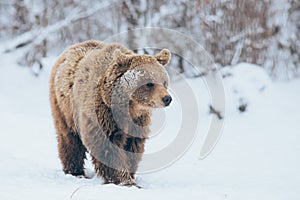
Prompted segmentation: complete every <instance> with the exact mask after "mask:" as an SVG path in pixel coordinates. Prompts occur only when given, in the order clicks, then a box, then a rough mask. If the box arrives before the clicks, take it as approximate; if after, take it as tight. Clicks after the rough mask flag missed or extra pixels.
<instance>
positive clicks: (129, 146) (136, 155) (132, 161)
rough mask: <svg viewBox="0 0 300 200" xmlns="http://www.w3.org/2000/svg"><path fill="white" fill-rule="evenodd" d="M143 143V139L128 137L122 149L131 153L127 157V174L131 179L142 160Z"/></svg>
mask: <svg viewBox="0 0 300 200" xmlns="http://www.w3.org/2000/svg"><path fill="white" fill-rule="evenodd" d="M144 143H145V138H138V137H132V136H131V137H128V138H127V140H126V145H125V147H124V150H125V151H128V152H131V153H130V154H128V155H127V160H128V165H129V172H130V176H131V178H133V179H134V175H135V173H136V171H137V168H138V164H139V162H140V161H141V159H142V155H143V153H144Z"/></svg>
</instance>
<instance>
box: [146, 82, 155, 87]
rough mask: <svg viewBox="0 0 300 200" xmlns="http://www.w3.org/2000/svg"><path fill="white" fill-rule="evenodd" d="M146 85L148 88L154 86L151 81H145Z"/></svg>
mask: <svg viewBox="0 0 300 200" xmlns="http://www.w3.org/2000/svg"><path fill="white" fill-rule="evenodd" d="M146 85H147V87H149V88H152V87H153V86H154V84H153V83H151V82H149V83H147V84H146Z"/></svg>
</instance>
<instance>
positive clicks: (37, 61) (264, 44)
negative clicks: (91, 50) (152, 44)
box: [0, 0, 300, 79]
mask: <svg viewBox="0 0 300 200" xmlns="http://www.w3.org/2000/svg"><path fill="white" fill-rule="evenodd" d="M141 27H164V28H169V29H173V30H177V31H179V32H181V33H183V34H186V35H188V36H189V37H191V38H193V39H194V40H196V41H197V42H198V43H200V44H201V45H203V47H204V48H205V49H206V50H207V51H208V52H209V54H210V55H212V57H213V59H214V61H215V62H216V63H217V64H218V65H219V66H228V65H236V64H237V63H239V62H248V63H253V64H257V65H260V66H262V67H264V68H265V69H266V70H267V71H268V72H269V73H270V75H271V76H272V77H273V78H275V79H291V78H294V77H297V76H299V75H300V2H299V1H298V0H278V1H272V0H251V1H248V0H193V1H191V0H179V1H170V0H157V1H151V0H114V1H99V0H86V1H81V0H63V1H60V0H41V1H34V0H1V1H0V38H1V39H0V41H1V43H3V44H4V49H3V50H2V51H4V52H6V53H10V52H13V51H17V50H19V49H22V50H23V51H24V53H23V55H22V56H21V57H20V58H18V59H19V61H20V62H19V63H20V64H21V65H23V66H29V67H31V68H32V69H33V70H34V72H35V73H36V74H38V73H39V70H40V69H42V68H43V61H42V58H43V57H46V56H47V55H49V54H54V55H57V54H58V52H61V51H62V50H63V49H65V48H66V47H67V46H69V45H71V44H74V43H77V42H81V41H85V40H89V39H97V40H104V39H106V38H108V37H109V36H111V35H114V34H117V33H120V32H123V31H127V30H131V29H133V28H141ZM137 39H141V38H137V36H134V35H130V36H129V37H128V39H127V42H126V43H127V44H124V45H126V46H127V47H129V48H130V47H131V45H132V44H134V42H138V41H137ZM170 40H173V41H174V43H176V42H178V41H176V38H171V39H170ZM173 60H174V61H173V62H176V64H174V65H173V66H174V67H176V68H177V69H178V70H179V71H180V72H185V71H187V70H189V69H190V66H189V64H188V62H185V61H184V60H183V58H180V57H178V58H177V59H175V58H174V59H173ZM200 67H201V66H200ZM195 75H197V74H195Z"/></svg>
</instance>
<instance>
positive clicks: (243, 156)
mask: <svg viewBox="0 0 300 200" xmlns="http://www.w3.org/2000/svg"><path fill="white" fill-rule="evenodd" d="M54 61H55V60H54V59H53V58H49V59H46V60H44V62H45V63H47V64H46V67H45V69H44V71H43V72H42V73H41V75H40V76H39V77H34V76H33V75H32V74H31V73H30V72H29V70H28V68H22V67H20V66H18V65H17V64H16V61H15V56H14V55H6V54H4V55H1V66H0V126H1V132H0V137H1V145H0V153H1V157H0V176H1V178H0V199H1V200H10V199H18V200H19V199H20V200H21V199H28V200H29V199H30V200H35V199H45V200H46V199H51V200H52V199H82V200H87V199H111V200H113V199H129V198H130V199H139V200H140V199H173V200H176V199H207V200H215V199H232V200H248V199H249V200H250V199H251V200H253V199H257V200H266V199H270V200H279V199H282V200H287V199H289V200H292V199H293V200H296V199H300V193H299V188H300V159H299V156H300V145H299V143H300V134H299V133H300V132H299V130H300V123H299V122H300V114H299V113H300V106H299V102H300V80H293V81H290V82H275V83H274V82H272V81H270V80H269V78H268V76H267V75H266V73H265V72H264V71H263V70H262V69H260V68H258V67H256V66H252V65H249V64H240V65H238V66H236V67H234V68H233V69H232V70H230V71H226V72H224V73H225V74H226V73H230V74H232V76H228V77H227V78H226V79H224V86H225V92H226V117H225V125H224V128H223V133H222V137H221V139H220V140H219V143H218V144H217V146H216V148H215V149H214V151H213V152H212V153H211V154H210V155H209V156H208V157H207V158H206V159H204V160H200V159H199V153H200V149H201V145H202V143H203V140H204V136H205V134H206V132H207V129H208V127H209V125H208V124H209V123H210V120H211V115H209V112H208V105H209V103H210V98H209V93H208V91H207V87H206V85H205V83H204V82H203V80H202V79H193V80H189V81H188V82H189V84H190V86H191V87H192V89H193V90H194V94H195V96H196V99H197V101H198V108H199V120H200V123H199V127H198V133H197V137H196V139H195V140H194V142H193V144H192V145H191V147H190V148H189V149H188V151H187V152H185V154H184V155H183V156H182V157H181V158H180V159H179V160H177V162H175V163H174V164H172V165H170V166H168V167H166V168H163V169H161V170H158V171H155V172H152V173H146V174H145V173H142V174H138V176H137V182H138V184H139V185H141V186H142V187H143V189H137V188H135V187H131V188H127V187H119V186H115V185H102V184H101V183H102V181H101V179H99V178H96V177H94V178H92V179H79V178H75V177H72V176H69V175H64V173H63V172H62V170H61V164H60V161H59V159H58V154H57V142H56V136H55V130H54V127H53V122H52V117H51V112H50V105H49V89H48V80H49V74H50V70H51V65H52V64H53V62H54ZM178 85H180V82H177V83H174V84H172V87H176V86H178ZM174 95H176V94H174ZM241 98H243V99H244V100H245V101H246V102H247V105H248V107H247V111H246V112H244V113H240V112H239V111H238V110H237V106H238V103H239V101H240V99H241ZM195 106H196V105H189V107H190V108H191V109H193V108H194V107H195ZM178 109H180V102H178V101H175V102H174V103H173V107H172V106H171V107H170V108H168V109H165V110H164V111H159V112H158V113H156V115H155V116H156V117H158V116H162V117H164V119H165V120H166V121H165V127H164V129H163V131H162V132H161V133H160V134H159V135H155V134H154V135H155V136H153V137H152V138H150V140H149V141H148V143H147V148H146V153H147V152H154V151H156V150H157V149H160V148H164V146H166V145H168V144H169V142H170V141H171V140H172V139H173V138H174V133H173V132H172V128H173V127H176V126H177V125H178V120H180V116H178V114H179V115H180V112H178ZM162 113H164V114H162ZM176 113H177V114H176ZM153 123H154V126H155V123H157V124H159V123H161V120H157V118H155V120H154V122H153ZM87 168H88V169H92V166H91V165H90V164H89V162H87ZM89 171H90V172H91V171H92V170H89Z"/></svg>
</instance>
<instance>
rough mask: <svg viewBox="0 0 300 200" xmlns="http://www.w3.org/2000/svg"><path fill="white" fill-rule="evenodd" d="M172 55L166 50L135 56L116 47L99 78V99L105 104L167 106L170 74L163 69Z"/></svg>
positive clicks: (141, 107) (149, 106) (142, 106)
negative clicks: (153, 54) (108, 64)
mask: <svg viewBox="0 0 300 200" xmlns="http://www.w3.org/2000/svg"><path fill="white" fill-rule="evenodd" d="M170 58H171V54H170V51H169V50H167V49H163V50H161V52H160V53H158V54H157V55H155V56H151V55H145V54H144V55H138V54H134V53H127V52H124V51H121V49H116V50H115V51H114V53H113V60H114V61H113V62H112V64H111V65H110V66H109V67H108V68H107V69H106V71H105V73H104V74H103V77H102V78H101V79H100V82H101V83H100V91H101V93H102V95H101V96H102V99H103V101H104V103H105V104H106V105H107V106H108V107H112V105H121V104H134V105H135V106H137V107H139V108H140V109H151V108H159V107H166V106H168V105H169V104H170V103H171V101H172V98H171V96H170V94H169V93H168V91H167V88H168V84H169V76H168V74H167V71H166V69H165V67H166V65H167V64H168V63H169V62H170Z"/></svg>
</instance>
